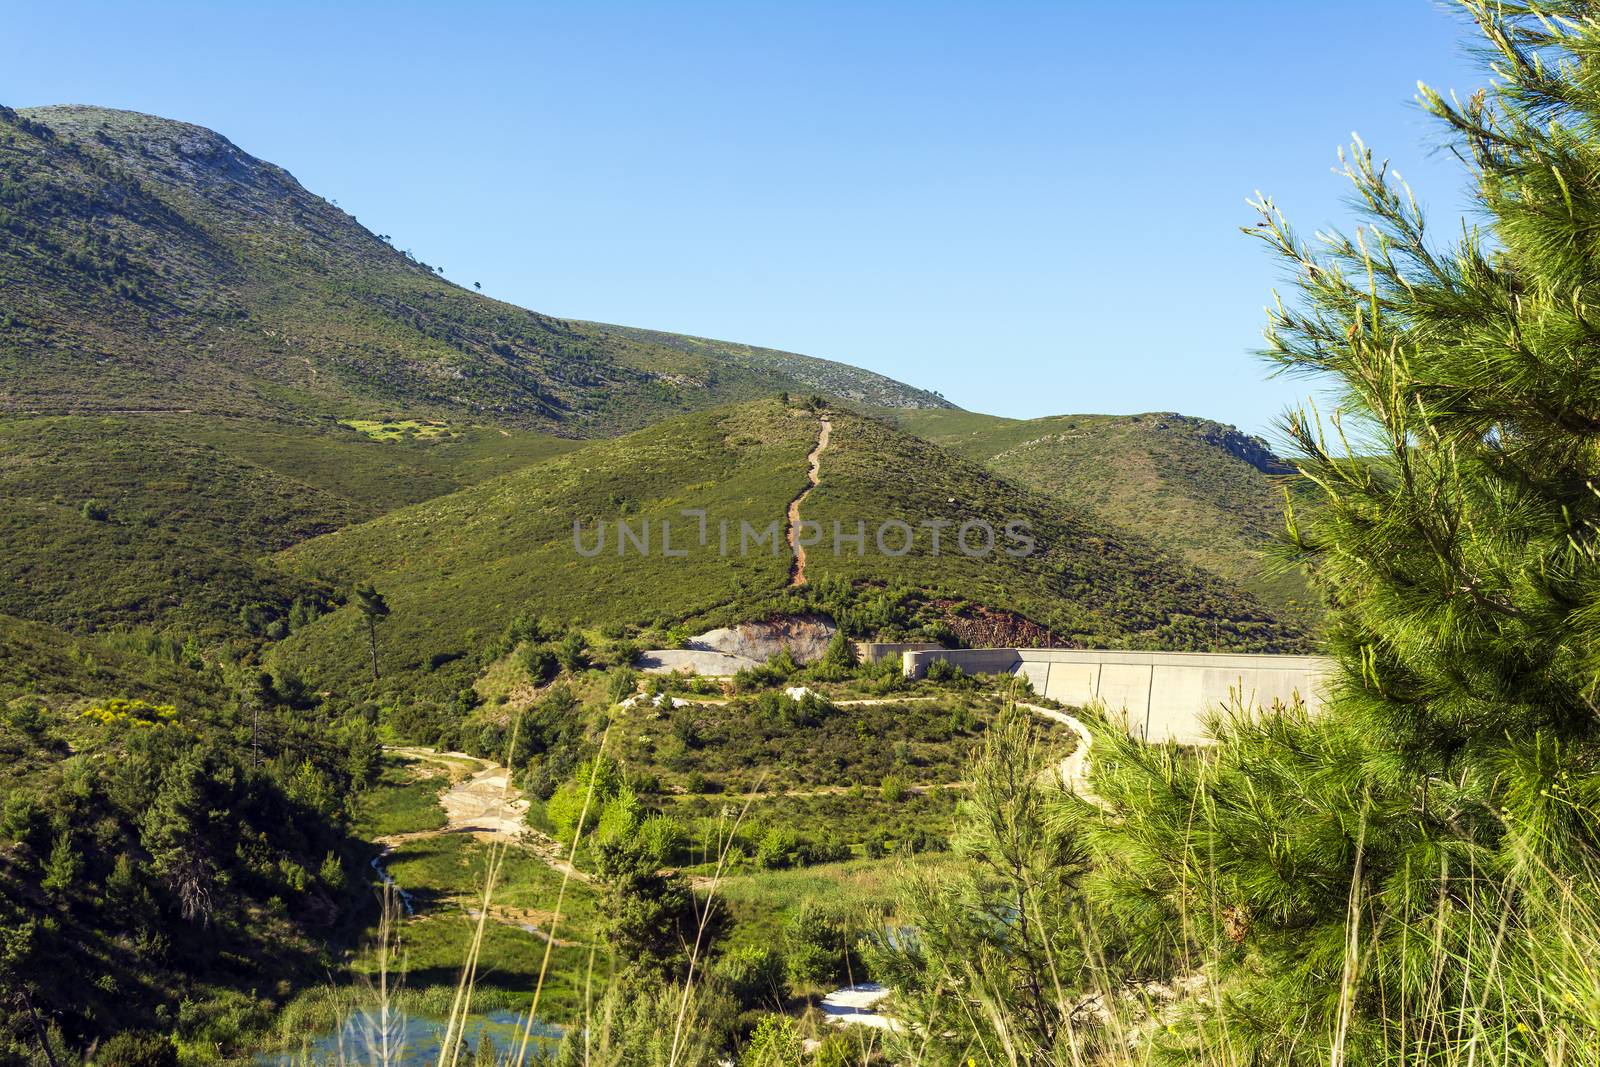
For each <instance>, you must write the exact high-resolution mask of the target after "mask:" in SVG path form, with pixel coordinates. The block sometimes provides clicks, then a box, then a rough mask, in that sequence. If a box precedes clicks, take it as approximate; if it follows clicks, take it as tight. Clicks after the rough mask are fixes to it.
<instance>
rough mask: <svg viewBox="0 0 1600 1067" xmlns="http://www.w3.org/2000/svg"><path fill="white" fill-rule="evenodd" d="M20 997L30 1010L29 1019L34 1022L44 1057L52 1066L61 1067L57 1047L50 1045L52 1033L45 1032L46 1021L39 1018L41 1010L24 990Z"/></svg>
mask: <svg viewBox="0 0 1600 1067" xmlns="http://www.w3.org/2000/svg"><path fill="white" fill-rule="evenodd" d="M19 999H20V1000H21V1001H22V1006H23V1007H24V1008H26V1009H27V1010H28V1020H29V1021H30V1022H32V1023H33V1033H34V1036H35V1037H37V1038H38V1039H39V1048H40V1049H42V1050H43V1051H44V1058H45V1059H46V1060H47V1061H49V1064H50V1067H61V1065H60V1064H59V1063H58V1062H57V1061H56V1052H55V1049H53V1048H51V1047H50V1035H49V1034H47V1033H46V1032H45V1029H44V1023H43V1022H42V1021H40V1019H39V1012H38V1011H37V1010H36V1009H35V1008H34V1006H33V998H32V997H30V996H28V994H27V992H26V991H24V992H23V993H22V994H21V995H20V997H19Z"/></svg>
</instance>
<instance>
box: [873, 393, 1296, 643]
mask: <svg viewBox="0 0 1600 1067" xmlns="http://www.w3.org/2000/svg"><path fill="white" fill-rule="evenodd" d="M892 417H893V418H894V420H895V422H896V423H897V424H898V425H899V426H901V427H902V428H903V429H906V430H909V431H911V432H912V433H915V434H917V435H919V436H921V437H926V438H927V439H928V440H930V441H933V442H934V443H936V444H939V445H942V446H944V447H945V448H948V449H950V450H951V451H953V452H956V453H958V454H959V455H963V456H966V457H968V458H969V459H973V460H976V461H978V462H979V463H982V464H983V465H984V466H986V467H988V468H990V469H991V470H993V471H995V472H997V473H998V474H1000V475H1001V476H1002V477H1004V478H1006V479H1007V480H1008V481H1011V482H1015V483H1016V484H1018V485H1024V486H1027V487H1028V488H1030V489H1035V490H1038V491H1039V492H1040V493H1043V494H1046V495H1047V496H1050V497H1053V498H1055V499H1056V500H1059V501H1060V502H1062V503H1063V504H1066V505H1068V506H1069V507H1070V508H1072V509H1073V510H1074V511H1076V512H1078V513H1080V514H1084V515H1091V516H1094V517H1095V518H1096V519H1098V520H1100V521H1101V522H1103V523H1104V524H1106V526H1108V527H1109V528H1112V529H1116V530H1122V531H1125V532H1127V533H1129V534H1132V535H1134V536H1137V537H1140V538H1143V539H1144V540H1147V541H1149V542H1150V543H1151V544H1153V545H1156V546H1158V547H1159V548H1161V549H1162V550H1163V551H1166V552H1169V553H1171V554H1173V555H1175V556H1178V557H1179V558H1182V559H1184V560H1186V561H1188V562H1189V563H1190V564H1192V565H1193V566H1195V567H1199V568H1201V569H1203V570H1207V571H1210V572H1212V573H1214V574H1217V575H1220V576H1222V577H1224V578H1226V579H1228V580H1229V581H1231V582H1236V583H1238V584H1239V585H1240V586H1242V587H1244V588H1245V589H1246V590H1248V591H1249V592H1251V593H1253V594H1254V595H1255V596H1256V597H1258V598H1259V599H1260V600H1261V602H1262V603H1263V604H1266V605H1268V606H1269V607H1270V608H1271V610H1273V611H1274V612H1276V613H1279V614H1281V615H1284V616H1285V617H1287V618H1289V619H1292V620H1294V621H1296V622H1298V623H1300V624H1301V625H1314V624H1315V622H1316V620H1317V619H1318V618H1319V617H1320V614H1321V604H1320V602H1319V601H1318V599H1317V596H1316V594H1315V593H1314V592H1312V590H1311V589H1310V587H1309V586H1308V585H1307V583H1306V581H1305V578H1304V576H1303V575H1302V574H1301V573H1300V572H1299V571H1298V570H1296V569H1293V568H1280V567H1274V566H1273V565H1272V563H1271V560H1270V556H1269V551H1268V550H1269V546H1270V543H1271V542H1272V540H1273V539H1274V538H1275V537H1276V536H1277V535H1278V533H1279V532H1280V531H1281V530H1282V528H1283V490H1284V488H1285V485H1284V483H1285V478H1284V475H1286V474H1287V473H1289V471H1290V468H1289V467H1288V465H1287V464H1285V463H1284V462H1283V460H1281V459H1279V458H1278V457H1277V456H1275V455H1273V454H1272V452H1271V451H1270V450H1269V449H1268V448H1267V446H1266V445H1265V444H1264V443H1263V442H1262V441H1260V440H1259V439H1257V438H1254V437H1250V436H1248V435H1246V434H1243V433H1240V432H1239V431H1238V430H1236V429H1234V428H1233V427H1231V426H1224V425H1222V424H1220V423H1216V422H1212V421H1211V420H1209V419H1197V418H1192V417H1190V416H1187V415H1178V414H1174V413H1172V412H1160V413H1151V414H1146V415H1126V416H1117V415H1056V416H1051V417H1049V418H1043V419H1027V420H1024V419H1005V418H1000V417H998V416H995V415H978V414H974V413H972V412H967V411H939V410H926V411H897V412H894V413H892Z"/></svg>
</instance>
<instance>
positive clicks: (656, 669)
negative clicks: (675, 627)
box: [634, 648, 762, 678]
mask: <svg viewBox="0 0 1600 1067" xmlns="http://www.w3.org/2000/svg"><path fill="white" fill-rule="evenodd" d="M761 664H762V661H761V660H758V659H751V658H750V657H749V656H735V655H731V654H729V653H727V652H708V651H705V650H703V649H695V648H657V649H652V650H651V651H649V652H641V653H639V658H638V659H637V660H635V661H634V665H635V666H636V667H638V668H639V669H640V670H641V671H644V672H645V673H646V674H671V673H672V672H673V671H688V672H689V673H690V674H703V675H706V676H708V677H711V678H726V677H729V676H731V675H733V674H736V673H738V671H739V669H740V668H741V667H759V666H761Z"/></svg>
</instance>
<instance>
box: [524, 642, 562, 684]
mask: <svg viewBox="0 0 1600 1067" xmlns="http://www.w3.org/2000/svg"><path fill="white" fill-rule="evenodd" d="M522 667H523V669H524V670H526V671H527V672H528V678H529V679H530V680H531V681H532V682H533V684H534V685H544V684H545V683H546V682H548V681H550V679H552V678H554V677H555V676H556V672H557V671H558V670H560V669H561V663H560V661H559V660H558V659H557V658H556V654H555V653H554V652H552V651H551V650H550V649H549V648H546V647H545V646H543V645H529V646H527V648H526V650H524V652H523V653H522Z"/></svg>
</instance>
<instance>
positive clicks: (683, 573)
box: [278, 401, 1304, 688]
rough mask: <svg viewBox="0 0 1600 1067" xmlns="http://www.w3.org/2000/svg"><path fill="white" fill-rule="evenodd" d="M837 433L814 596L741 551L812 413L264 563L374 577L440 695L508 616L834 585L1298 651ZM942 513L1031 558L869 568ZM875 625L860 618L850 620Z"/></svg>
mask: <svg viewBox="0 0 1600 1067" xmlns="http://www.w3.org/2000/svg"><path fill="white" fill-rule="evenodd" d="M832 420H833V433H832V440H831V443H830V445H829V448H828V449H827V451H826V452H824V453H823V455H822V459H821V462H822V478H821V484H820V486H819V487H818V489H817V490H816V491H815V492H814V493H813V494H811V495H810V497H808V498H807V500H806V502H805V505H804V510H803V511H802V517H803V518H807V519H812V520H815V521H818V522H820V523H822V526H823V529H824V531H825V533H826V537H825V541H824V543H823V544H821V545H818V546H814V547H813V548H812V549H811V550H810V553H809V559H810V565H809V570H808V574H809V576H810V578H811V587H810V588H808V589H807V590H804V591H798V592H794V593H790V592H787V591H786V586H787V584H788V579H789V573H790V561H789V558H788V555H787V553H786V552H784V553H783V554H781V555H778V554H773V553H772V552H771V551H770V550H769V549H767V548H765V547H752V548H751V549H750V550H749V553H748V554H747V555H744V556H741V555H740V554H739V551H738V538H739V524H740V521H741V520H745V521H748V522H749V523H750V525H751V527H752V528H753V529H757V530H759V529H762V528H765V527H766V526H768V525H769V524H777V525H778V526H779V528H780V529H781V528H783V522H782V520H783V517H784V515H785V512H786V508H787V506H788V503H789V501H790V500H792V499H793V498H794V497H795V496H796V495H797V494H798V493H799V492H800V491H801V490H802V489H803V488H804V487H805V486H806V474H805V472H806V456H807V454H808V453H809V452H810V450H811V449H812V447H813V446H814V445H815V443H816V439H817V433H818V425H819V423H818V419H817V416H816V415H815V414H812V413H810V412H807V411H800V410H793V409H784V408H782V407H780V406H779V405H778V404H777V403H776V402H774V401H761V402H756V403H751V404H744V405H738V406H735V407H731V408H723V409H718V410H717V411H713V412H708V413H704V414H699V415H694V416H685V417H682V418H678V419H673V420H669V421H667V422H664V423H661V424H659V425H657V426H654V427H651V428H650V429H647V430H643V431H640V432H638V433H636V434H633V435H630V436H628V437H624V438H620V439H617V440H614V441H606V442H600V443H596V444H592V445H589V446H586V447H585V448H583V449H581V450H579V451H577V452H572V453H569V454H566V455H563V456H559V457H557V458H555V459H552V460H548V461H546V462H543V463H540V464H536V465H534V466H531V467H527V468H524V469H523V470H520V471H517V472H515V473H513V474H510V475H507V476H505V477H503V478H500V479H496V480H493V481H490V482H486V483H483V484H481V485H478V486H474V487H471V488H468V489H465V490H462V491H461V492H458V493H454V494H452V495H449V496H445V497H440V498H437V499H435V500H431V501H427V502H425V503H423V504H419V505H416V506H414V507H410V508H404V509H400V510H397V511H394V512H391V513H389V514H387V515H385V516H383V517H382V518H380V519H377V520H375V521H373V522H370V523H366V524H363V525H360V526H354V527H350V528H348V529H344V530H341V531H338V532H336V533H333V534H329V535H327V536H324V537H319V538H315V539H313V540H310V541H307V542H305V543H303V544H301V545H298V546H296V547H295V548H293V549H290V550H289V551H287V552H285V553H283V554H282V555H280V556H279V557H278V561H279V562H280V563H281V564H282V565H283V567H284V568H285V569H286V570H287V571H289V572H290V573H292V574H295V575H299V576H302V577H304V578H305V579H307V580H313V579H315V580H326V581H329V582H332V583H334V584H348V583H351V582H356V581H362V580H369V579H370V580H373V581H375V582H376V583H377V584H378V586H379V587H380V589H381V590H382V591H383V592H384V593H385V594H386V595H387V596H388V597H389V600H390V604H391V606H392V607H393V609H394V611H393V615H392V617H391V618H390V619H389V620H388V621H387V622H386V623H385V624H384V630H383V647H384V653H383V658H384V664H385V669H387V670H390V671H393V672H397V674H399V675H402V676H412V675H416V674H418V673H421V672H427V671H429V670H430V669H432V668H434V667H439V666H440V665H441V663H442V664H445V665H446V666H444V667H443V671H444V675H445V677H446V678H451V679H454V680H455V681H453V682H452V683H451V684H456V683H458V682H464V681H465V680H466V679H467V678H468V677H469V676H470V672H471V670H473V669H474V668H475V666H476V664H475V663H474V661H473V658H472V657H473V655H474V654H475V653H476V652H477V651H478V649H479V648H481V647H482V646H483V645H485V644H486V643H488V642H489V641H490V640H491V639H493V638H495V637H496V636H498V634H499V633H500V632H501V630H503V628H504V627H505V626H506V625H507V624H508V623H509V622H510V621H511V620H512V619H513V618H514V617H516V616H518V615H524V614H533V615H543V616H547V617H550V618H552V619H555V620H558V621H562V622H565V623H568V624H575V625H583V626H594V625H605V624H611V625H614V626H623V627H627V628H633V629H638V628H644V627H649V626H652V625H654V626H657V627H658V628H660V627H663V626H665V625H666V624H669V623H672V622H676V621H679V620H686V621H687V622H689V623H690V624H694V625H701V624H723V623H726V622H733V621H738V620H739V619H740V618H744V617H753V616H754V617H759V616H760V615H763V614H767V613H772V612H777V611H782V610H800V609H803V608H805V607H808V606H816V605H815V604H814V603H813V600H812V599H808V598H814V597H827V596H834V595H836V593H835V592H834V591H832V590H830V587H832V589H833V590H836V589H837V588H838V587H839V586H841V585H853V586H855V587H857V588H858V589H860V590H870V589H878V590H889V591H890V593H891V594H893V596H894V597H896V598H898V599H900V600H904V599H905V596H904V595H903V594H904V593H905V591H909V590H914V591H915V596H914V597H913V599H915V600H916V601H918V603H919V604H920V608H919V613H920V615H921V617H923V618H924V619H926V620H928V621H934V620H942V621H944V622H945V623H946V625H948V626H950V627H951V628H952V629H953V630H955V632H956V633H957V634H960V633H961V628H962V626H963V625H965V624H968V623H971V622H972V621H973V620H974V619H975V618H976V617H977V616H978V615H979V614H982V612H983V611H984V610H986V611H988V612H992V613H993V618H994V619H995V620H996V621H997V623H998V625H999V626H1000V627H1001V630H1002V631H1003V632H1009V633H1012V634H1014V635H1015V637H1014V638H1013V639H1014V640H1015V639H1022V640H1043V641H1056V642H1064V643H1080V644H1089V645H1127V646H1133V647H1168V648H1213V647H1218V646H1219V645H1220V646H1221V647H1225V648H1251V649H1276V650H1287V649H1299V648H1301V647H1303V643H1304V638H1303V635H1302V634H1301V633H1300V632H1299V631H1298V630H1297V629H1296V628H1295V627H1294V626H1292V625H1286V624H1283V623H1281V622H1279V621H1278V620H1276V619H1275V618H1273V617H1272V616H1271V615H1270V614H1269V613H1268V612H1266V611H1265V610H1263V609H1262V608H1261V606H1260V605H1259V604H1258V603H1257V602H1256V601H1255V600H1254V599H1253V598H1252V597H1250V596H1249V595H1248V594H1246V593H1244V592H1243V591H1241V590H1240V589H1238V588H1237V587H1235V586H1231V585H1229V584H1228V583H1227V582H1225V581H1224V580H1222V579H1219V578H1217V577H1215V576H1214V575H1211V574H1208V573H1206V572H1203V571H1200V570H1198V569H1195V568H1192V567H1188V566H1186V565H1184V564H1182V563H1180V562H1177V561H1174V560H1172V559H1170V558H1169V557H1166V556H1163V555H1162V554H1161V553H1159V552H1157V551H1154V550H1152V549H1151V548H1150V547H1149V546H1148V545H1145V544H1144V543H1142V542H1140V541H1138V540H1137V539H1134V538H1128V537H1124V536H1121V535H1118V534H1115V533H1111V532H1108V531H1107V530H1105V529H1102V528H1099V527H1097V526H1096V525H1095V524H1094V522H1093V521H1091V520H1088V519H1080V518H1073V517H1067V516H1064V515H1063V514H1061V512H1060V509H1059V507H1058V506H1057V505H1056V504H1055V503H1054V502H1053V501H1051V500H1050V499H1049V498H1047V497H1044V496H1042V495H1040V494H1036V493H1032V492H1030V491H1028V490H1025V489H1020V488H1018V487H1016V486H1014V485H1011V484H1009V483H1007V482H1005V481H1003V480H1002V479H1001V478H999V477H998V476H997V475H995V474H994V473H993V472H992V471H989V470H987V469H986V468H984V467H982V466H980V465H978V464H976V463H973V462H971V461H967V460H963V459H961V458H960V457H958V456H955V455H953V454H951V453H949V452H947V451H945V450H943V449H940V448H937V447H936V446H933V445H930V444H928V443H927V442H925V441H922V440H921V439H919V438H916V437H912V436H910V435H909V434H905V433H902V432H900V431H897V430H895V429H893V428H891V427H889V426H887V425H885V424H883V423H880V422H877V421H875V420H872V419H870V418H866V417H863V416H859V415H854V414H850V413H843V412H841V413H835V414H834V415H833V416H832ZM684 508H701V509H704V510H705V511H706V512H707V514H708V538H707V542H708V543H707V544H706V545H705V546H704V547H702V546H700V545H699V544H698V542H697V536H696V534H697V529H696V522H695V520H694V519H691V518H685V517H682V516H681V515H680V509H684ZM618 517H625V518H626V519H627V520H628V521H629V522H630V524H631V528H633V529H635V530H637V529H638V528H639V527H640V526H641V525H642V523H643V522H644V520H647V519H648V520H651V521H652V529H653V530H654V531H655V536H657V537H659V530H660V525H659V520H661V519H663V518H665V519H667V520H669V521H671V522H672V523H673V530H674V534H673V547H674V548H677V549H683V550H686V551H687V553H688V554H687V556H686V557H685V558H667V557H664V556H663V555H661V554H660V552H659V551H653V552H652V553H651V554H650V555H648V556H641V555H639V554H638V552H637V551H635V550H633V549H632V548H630V549H629V550H628V551H627V552H626V554H625V555H619V554H618V552H617V545H616V539H615V524H614V520H615V519H617V518H618ZM939 518H947V519H949V520H951V521H952V522H953V523H956V524H959V523H960V522H964V521H968V520H971V519H983V520H985V521H988V522H990V523H991V524H992V525H993V527H994V528H995V529H996V530H997V531H998V530H1000V529H1003V527H1004V524H1005V522H1006V521H1008V520H1009V519H1013V518H1017V519H1021V520H1023V521H1025V522H1026V523H1027V524H1028V527H1029V528H1030V529H1031V531H1032V533H1033V536H1034V537H1035V538H1036V539H1037V542H1038V548H1037V551H1036V552H1035V553H1034V554H1033V555H1031V556H1028V557H1026V558H1019V557H1013V556H1011V555H1007V554H1006V553H1004V552H1003V551H999V550H997V551H995V552H994V553H993V554H991V555H989V556H986V557H984V558H981V559H980V558H968V557H966V556H964V555H961V554H960V553H959V552H954V551H952V550H951V547H950V546H951V543H952V541H953V539H954V537H955V532H954V531H955V529H956V527H955V526H954V525H952V526H951V527H950V532H949V533H948V534H947V535H946V543H945V549H944V551H943V552H942V553H941V554H939V555H938V556H935V555H933V553H932V552H931V544H930V543H929V542H928V541H927V539H926V537H924V538H923V540H922V541H921V543H919V544H917V545H916V546H915V547H914V548H913V550H912V551H911V552H910V553H909V554H907V555H904V556H899V557H893V558H890V557H885V556H881V555H878V554H877V553H876V550H875V548H873V546H872V538H873V533H872V532H871V531H875V530H876V528H877V526H878V524H879V523H881V522H883V521H885V520H889V519H899V520H901V521H904V522H906V523H908V524H910V525H911V526H913V527H915V526H917V525H918V524H919V523H921V522H922V521H923V520H924V519H935V520H936V519H939ZM602 519H604V520H608V521H609V522H610V523H611V525H610V527H609V528H610V530H611V531H612V537H611V539H610V540H608V542H607V543H606V545H605V549H604V551H602V552H601V553H600V554H599V555H597V556H595V557H594V558H584V557H582V556H580V555H579V554H578V553H577V552H576V551H575V549H574V545H573V523H574V522H575V521H577V522H580V523H581V524H582V528H583V530H584V531H585V534H584V537H585V543H586V544H588V545H590V546H592V545H593V543H594V542H593V534H592V531H593V530H594V524H595V522H596V521H597V520H602ZM723 519H727V520H728V521H729V523H730V526H729V530H730V542H729V543H730V548H729V553H728V555H727V556H723V555H721V554H720V549H719V540H720V537H719V524H720V520H723ZM858 520H860V521H862V522H865V523H866V524H867V527H866V528H867V530H868V531H869V533H868V547H869V549H871V551H870V552H869V553H868V554H866V555H865V556H863V557H861V558H857V557H855V556H854V555H853V552H854V549H853V548H850V547H849V546H845V549H846V550H845V552H844V553H843V554H842V555H839V556H835V555H834V554H833V549H832V528H833V523H834V522H835V521H839V522H840V523H842V524H843V527H842V528H843V530H844V531H845V532H850V531H853V530H854V529H855V523H856V522H857V521H858ZM656 546H657V548H658V549H659V541H657V542H656ZM891 587H893V588H892V589H891ZM897 591H898V592H897ZM824 606H825V605H824ZM975 613H977V614H975ZM871 618H872V615H871V612H870V611H868V610H867V609H865V608H863V609H862V611H861V614H860V625H861V626H862V627H863V628H865V627H867V626H869V625H870V624H871ZM1007 626H1009V627H1010V629H1009V631H1005V630H1004V628H1005V627H1007ZM973 634H974V636H979V634H980V631H973ZM365 642H366V632H365V629H364V628H363V627H362V624H361V623H360V621H359V619H358V618H357V617H356V616H355V613H354V611H353V609H349V608H346V609H344V610H341V611H338V612H335V613H333V614H331V615H329V616H326V617H324V618H323V619H320V620H318V621H317V622H316V623H315V624H313V625H311V626H309V627H308V628H306V629H305V630H304V631H302V632H300V633H297V634H295V635H293V636H291V637H290V638H289V640H288V641H287V642H285V644H284V645H283V646H281V648H280V649H279V651H278V654H279V655H280V656H283V657H285V658H286V659H287V660H288V661H292V662H295V663H298V664H302V665H303V666H302V667H301V668H300V669H301V670H302V671H303V672H305V673H306V675H307V678H308V680H311V681H313V682H314V683H315V684H317V685H318V686H323V687H329V686H333V685H335V684H340V683H354V682H357V681H359V679H360V678H361V676H362V674H363V672H364V671H365V670H366V669H367V668H366V665H365V661H364V658H363V655H364V647H365ZM438 684H439V685H440V686H441V687H442V688H448V687H447V686H444V685H443V683H442V682H440V683H438Z"/></svg>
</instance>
